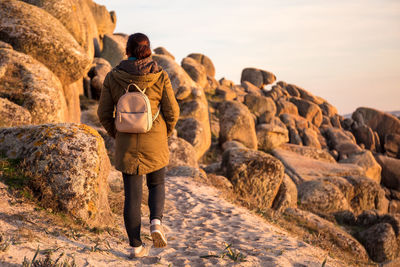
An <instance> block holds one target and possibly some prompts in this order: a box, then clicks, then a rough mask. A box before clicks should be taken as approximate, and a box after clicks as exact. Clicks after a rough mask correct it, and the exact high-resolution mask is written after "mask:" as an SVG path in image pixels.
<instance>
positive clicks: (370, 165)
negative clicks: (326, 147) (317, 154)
mask: <svg viewBox="0 0 400 267" xmlns="http://www.w3.org/2000/svg"><path fill="white" fill-rule="evenodd" d="M339 162H341V163H352V164H356V165H358V166H360V167H361V168H363V169H364V171H365V176H367V177H368V178H370V179H371V180H373V181H375V182H377V183H378V184H380V183H381V171H382V168H381V166H380V165H379V164H378V163H377V162H376V160H375V158H374V156H373V155H372V153H371V151H368V150H364V151H362V152H360V153H357V154H352V155H350V157H348V158H347V159H342V160H340V161H339Z"/></svg>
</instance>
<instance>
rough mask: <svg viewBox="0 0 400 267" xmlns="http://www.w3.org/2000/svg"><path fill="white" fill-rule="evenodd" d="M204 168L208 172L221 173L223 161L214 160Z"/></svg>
mask: <svg viewBox="0 0 400 267" xmlns="http://www.w3.org/2000/svg"><path fill="white" fill-rule="evenodd" d="M202 169H203V170H204V171H205V172H206V173H207V174H210V173H214V174H215V173H220V171H221V162H214V163H211V164H210V165H207V166H205V167H202Z"/></svg>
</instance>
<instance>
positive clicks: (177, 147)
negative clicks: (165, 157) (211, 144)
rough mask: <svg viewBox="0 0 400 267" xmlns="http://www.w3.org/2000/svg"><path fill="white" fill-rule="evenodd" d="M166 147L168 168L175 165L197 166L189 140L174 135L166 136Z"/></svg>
mask: <svg viewBox="0 0 400 267" xmlns="http://www.w3.org/2000/svg"><path fill="white" fill-rule="evenodd" d="M168 148H169V164H168V168H173V167H176V166H191V167H194V168H198V165H197V157H196V150H195V149H194V148H193V146H192V145H191V144H190V143H189V142H187V141H185V140H184V139H182V138H179V137H176V136H170V137H169V138H168Z"/></svg>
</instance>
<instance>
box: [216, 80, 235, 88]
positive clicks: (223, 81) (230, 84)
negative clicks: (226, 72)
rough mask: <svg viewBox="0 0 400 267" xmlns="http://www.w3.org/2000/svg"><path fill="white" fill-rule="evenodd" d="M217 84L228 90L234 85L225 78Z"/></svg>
mask: <svg viewBox="0 0 400 267" xmlns="http://www.w3.org/2000/svg"><path fill="white" fill-rule="evenodd" d="M218 82H219V84H220V85H223V86H228V87H229V88H232V87H233V86H234V85H235V84H234V82H232V81H231V80H227V79H225V78H221V79H220V80H219V81H218Z"/></svg>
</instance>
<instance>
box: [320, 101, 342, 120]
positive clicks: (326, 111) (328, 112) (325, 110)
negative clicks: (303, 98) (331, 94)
mask: <svg viewBox="0 0 400 267" xmlns="http://www.w3.org/2000/svg"><path fill="white" fill-rule="evenodd" d="M319 107H320V108H321V111H322V115H325V116H327V117H332V116H334V115H336V114H337V113H338V111H337V109H336V108H335V107H334V106H332V105H331V104H329V103H328V102H324V103H322V104H320V105H319Z"/></svg>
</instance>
